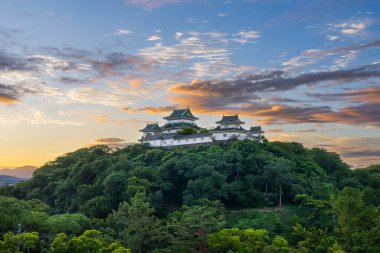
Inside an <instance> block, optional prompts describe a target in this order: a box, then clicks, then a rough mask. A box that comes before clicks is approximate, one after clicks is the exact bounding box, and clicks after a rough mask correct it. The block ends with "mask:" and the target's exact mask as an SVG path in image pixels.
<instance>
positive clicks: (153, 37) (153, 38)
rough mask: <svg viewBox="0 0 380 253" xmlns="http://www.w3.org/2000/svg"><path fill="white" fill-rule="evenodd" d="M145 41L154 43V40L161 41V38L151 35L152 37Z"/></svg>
mask: <svg viewBox="0 0 380 253" xmlns="http://www.w3.org/2000/svg"><path fill="white" fill-rule="evenodd" d="M147 40H150V41H156V40H162V38H161V37H160V36H157V35H152V36H149V38H148V39H147Z"/></svg>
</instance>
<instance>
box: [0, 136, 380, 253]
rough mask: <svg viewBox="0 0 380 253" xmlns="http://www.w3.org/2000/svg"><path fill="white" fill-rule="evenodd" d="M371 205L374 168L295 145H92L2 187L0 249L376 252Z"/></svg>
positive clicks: (379, 174)
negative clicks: (25, 244)
mask: <svg viewBox="0 0 380 253" xmlns="http://www.w3.org/2000/svg"><path fill="white" fill-rule="evenodd" d="M15 197H16V198H15ZM379 205H380V166H379V165H373V166H370V167H368V168H365V169H357V170H351V169H350V168H349V166H348V165H347V164H345V163H344V162H343V161H342V160H341V159H340V158H339V156H338V155H337V154H335V153H331V152H327V151H326V150H323V149H319V148H314V149H307V148H304V147H303V146H302V144H300V143H282V142H268V143H262V144H261V143H258V142H254V141H237V142H235V143H232V144H226V145H220V146H197V147H187V148H181V147H178V148H174V149H170V150H168V149H161V148H150V147H147V146H145V145H131V146H128V147H126V148H125V149H120V150H117V149H112V148H109V147H107V146H95V147H91V148H85V149H80V150H77V151H75V152H72V153H69V154H66V155H64V156H61V157H59V158H57V159H56V160H55V161H52V162H50V163H47V164H45V165H44V166H42V167H41V168H40V169H39V170H37V171H36V172H35V173H34V175H33V177H32V178H31V179H30V180H27V181H24V182H20V183H18V184H17V185H16V186H15V187H11V188H3V189H0V235H4V234H5V233H7V232H8V231H13V233H12V232H11V233H7V234H6V235H4V239H3V241H1V240H0V251H1V250H10V248H9V247H11V248H12V250H14V249H17V247H19V244H16V243H15V242H18V241H20V240H21V241H22V240H23V238H33V240H34V242H35V244H34V245H35V250H34V251H33V252H62V253H73V252H74V253H82V252H94V253H95V252H114V253H115V252H125V253H127V252H130V251H129V250H127V249H126V248H129V249H131V251H132V252H133V253H135V252H211V253H220V252H299V253H314V252H321V253H322V252H336V253H338V252H339V253H342V252H358V253H359V252H376V249H378V248H379V247H380V244H379V242H380V233H379V231H380V219H379V217H380V215H379V214H380V208H379ZM18 224H21V226H22V229H25V230H26V231H34V232H31V233H28V232H24V233H22V234H21V235H19V234H16V233H14V232H15V231H17V229H18ZM12 238H15V240H13V239H12ZM17 238H19V239H17ZM16 239H17V240H16ZM12 240H13V241H12ZM12 245H13V246H12ZM86 245H87V246H89V247H90V245H92V246H91V247H92V248H91V247H90V248H91V249H88V250H87V251H85V250H84V249H83V248H82V247H85V246H86ZM122 246H123V247H125V248H123V247H122ZM243 248H244V249H245V251H242V249H243ZM37 249H38V250H37ZM100 249H102V250H100ZM117 249H119V250H117ZM113 250H115V251H113ZM12 252H13V251H12ZM24 252H26V251H25V250H24Z"/></svg>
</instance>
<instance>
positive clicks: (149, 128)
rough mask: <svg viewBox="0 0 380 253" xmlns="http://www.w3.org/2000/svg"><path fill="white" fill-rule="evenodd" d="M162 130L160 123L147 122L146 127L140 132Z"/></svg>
mask: <svg viewBox="0 0 380 253" xmlns="http://www.w3.org/2000/svg"><path fill="white" fill-rule="evenodd" d="M156 131H161V128H160V127H159V126H158V123H153V124H147V125H146V127H145V128H144V129H141V130H140V132H156Z"/></svg>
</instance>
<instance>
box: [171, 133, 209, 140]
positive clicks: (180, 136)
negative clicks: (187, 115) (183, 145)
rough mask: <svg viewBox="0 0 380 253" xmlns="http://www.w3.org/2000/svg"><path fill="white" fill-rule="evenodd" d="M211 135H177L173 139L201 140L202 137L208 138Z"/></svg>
mask: <svg viewBox="0 0 380 253" xmlns="http://www.w3.org/2000/svg"><path fill="white" fill-rule="evenodd" d="M211 135H212V133H199V134H187V135H181V134H177V135H176V136H175V137H174V139H194V138H202V137H209V136H211Z"/></svg>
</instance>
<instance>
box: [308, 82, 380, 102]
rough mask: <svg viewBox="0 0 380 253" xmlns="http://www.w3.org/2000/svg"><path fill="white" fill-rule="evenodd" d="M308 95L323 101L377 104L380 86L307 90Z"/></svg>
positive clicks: (379, 99) (379, 100)
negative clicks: (331, 91)
mask: <svg viewBox="0 0 380 253" xmlns="http://www.w3.org/2000/svg"><path fill="white" fill-rule="evenodd" d="M306 95H308V96H311V97H315V98H318V99H320V100H321V101H340V100H346V101H350V102H360V103H369V104H377V103H380V86H369V87H365V88H362V89H356V90H353V89H349V90H346V91H345V92H340V93H313V92H307V93H306Z"/></svg>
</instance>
